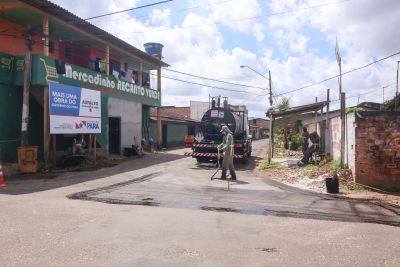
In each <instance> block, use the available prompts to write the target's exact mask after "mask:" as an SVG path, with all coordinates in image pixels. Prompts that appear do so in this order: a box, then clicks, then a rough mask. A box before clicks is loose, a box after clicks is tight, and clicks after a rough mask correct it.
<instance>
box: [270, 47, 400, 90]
mask: <svg viewBox="0 0 400 267" xmlns="http://www.w3.org/2000/svg"><path fill="white" fill-rule="evenodd" d="M399 54H400V51H399V52H396V53H394V54H391V55H389V56H386V57H383V58H380V59H377V60H374V61H372V62H370V63H368V64H366V65H363V66H360V67H357V68H354V69H351V70H349V71H345V72H343V73H342V76H343V75H346V74H349V73H352V72H354V71H358V70H361V69H364V68H367V67H369V66H371V65H374V64H376V63H378V62H381V61H383V60H386V59H388V58H391V57H394V56H397V55H399ZM339 76H340V75H335V76H332V77H329V78H326V79H324V80H322V81H319V82H315V83H312V84H309V85H306V86H303V87H300V88H297V89H293V90H290V91H287V92H283V93H280V94H278V95H276V96H281V95H286V94H289V93H293V92H296V91H300V90H303V89H306V88H309V87H313V86H315V85H318V84H321V83H324V82H326V81H330V80H333V79H336V78H338V77H339Z"/></svg>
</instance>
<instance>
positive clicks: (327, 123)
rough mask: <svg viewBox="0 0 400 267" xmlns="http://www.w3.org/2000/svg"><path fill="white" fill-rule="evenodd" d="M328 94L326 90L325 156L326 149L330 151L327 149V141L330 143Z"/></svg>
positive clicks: (328, 91)
mask: <svg viewBox="0 0 400 267" xmlns="http://www.w3.org/2000/svg"><path fill="white" fill-rule="evenodd" d="M329 94H330V90H329V89H327V90H326V102H327V104H326V118H325V154H327V153H328V148H329V151H330V147H329V141H330V135H329V133H330V123H329V122H330V120H329Z"/></svg>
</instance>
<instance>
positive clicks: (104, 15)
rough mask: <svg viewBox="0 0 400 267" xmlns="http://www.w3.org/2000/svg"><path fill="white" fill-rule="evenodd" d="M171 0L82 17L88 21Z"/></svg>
mask: <svg viewBox="0 0 400 267" xmlns="http://www.w3.org/2000/svg"><path fill="white" fill-rule="evenodd" d="M171 1H173V0H164V1H160V2H156V3H151V4H147V5H143V6H138V7H132V8H128V9H124V10H120V11H116V12H110V13H106V14H102V15H98V16H94V17H90V18H86V19H83V20H86V21H88V20H91V19H97V18H102V17H106V16H111V15H115V14H120V13H123V12H127V11H132V10H136V9H141V8H145V7H150V6H155V5H159V4H164V3H167V2H171Z"/></svg>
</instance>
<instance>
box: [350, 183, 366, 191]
mask: <svg viewBox="0 0 400 267" xmlns="http://www.w3.org/2000/svg"><path fill="white" fill-rule="evenodd" d="M347 188H348V189H349V190H355V191H371V189H369V188H368V187H365V186H363V185H360V184H356V183H353V182H351V183H348V184H347Z"/></svg>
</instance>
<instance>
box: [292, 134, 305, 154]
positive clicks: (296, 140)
mask: <svg viewBox="0 0 400 267" xmlns="http://www.w3.org/2000/svg"><path fill="white" fill-rule="evenodd" d="M302 141H303V140H302V138H301V135H300V134H298V133H297V134H294V135H292V137H291V138H290V147H289V148H290V150H293V151H296V150H297V149H299V147H301V144H302Z"/></svg>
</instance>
